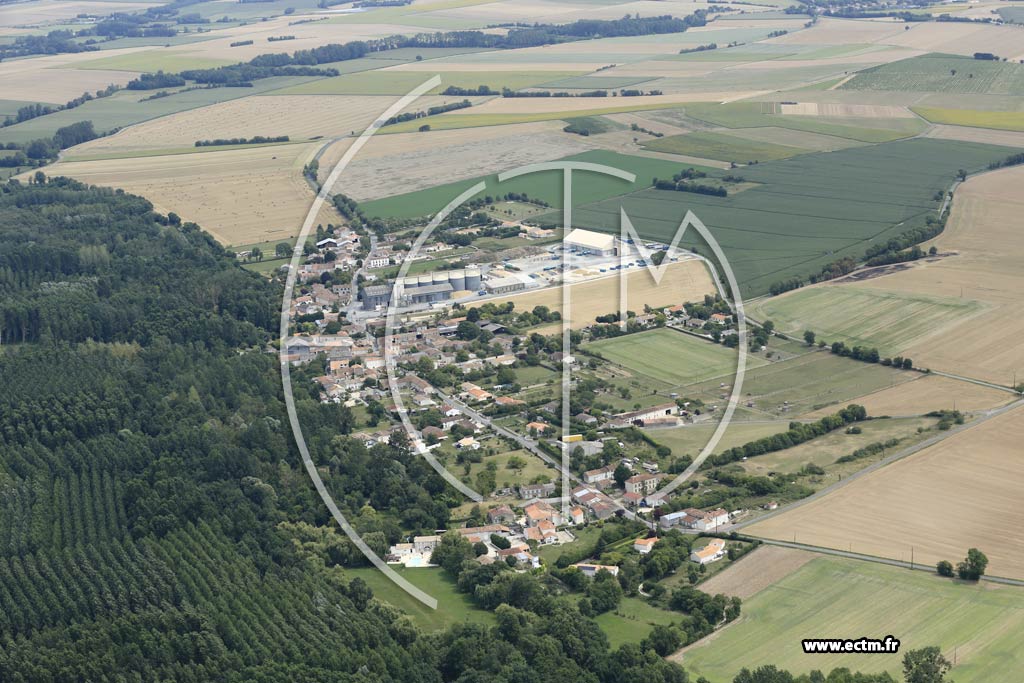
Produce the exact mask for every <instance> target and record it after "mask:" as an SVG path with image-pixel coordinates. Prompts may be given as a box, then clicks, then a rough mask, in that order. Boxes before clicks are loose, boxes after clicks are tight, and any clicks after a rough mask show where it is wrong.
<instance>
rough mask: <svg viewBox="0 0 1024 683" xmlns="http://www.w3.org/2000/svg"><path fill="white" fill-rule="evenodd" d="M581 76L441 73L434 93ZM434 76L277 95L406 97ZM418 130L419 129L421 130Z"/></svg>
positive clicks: (349, 81) (301, 88)
mask: <svg viewBox="0 0 1024 683" xmlns="http://www.w3.org/2000/svg"><path fill="white" fill-rule="evenodd" d="M577 73H578V72H574V71H565V72H551V71H534V72H530V71H523V72H516V71H497V72H490V73H487V72H479V71H448V72H440V73H438V75H439V76H440V77H441V85H439V86H437V87H436V88H434V89H433V90H432V91H431V92H432V93H440V92H442V91H443V90H445V89H446V88H448V87H451V86H455V87H458V88H477V87H479V86H481V85H486V86H488V87H490V88H491V89H492V90H495V91H498V92H500V91H501V89H502V88H510V89H512V90H520V89H522V88H529V87H532V86H535V85H538V84H540V83H544V82H545V81H550V80H553V79H558V78H567V77H570V76H574V75H576V74H577ZM433 76H434V74H433V72H431V73H425V72H421V71H392V70H389V71H374V72H372V73H370V72H359V73H350V74H342V75H341V76H335V77H333V78H322V79H320V80H317V81H312V82H310V83H305V84H302V85H297V86H295V87H292V88H286V89H284V90H279V91H278V92H276V93H275V94H276V95H404V94H406V93H407V92H409V91H410V90H412V89H413V88H415V87H416V86H418V85H420V84H421V83H423V82H425V81H427V80H429V79H430V78H432V77H433ZM418 127H419V126H417V128H418Z"/></svg>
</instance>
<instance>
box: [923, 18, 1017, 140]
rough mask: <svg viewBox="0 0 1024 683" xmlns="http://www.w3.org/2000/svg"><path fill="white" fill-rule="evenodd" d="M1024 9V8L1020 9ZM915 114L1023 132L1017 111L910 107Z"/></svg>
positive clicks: (940, 120)
mask: <svg viewBox="0 0 1024 683" xmlns="http://www.w3.org/2000/svg"><path fill="white" fill-rule="evenodd" d="M1022 9H1024V8H1022ZM911 109H912V110H913V111H914V113H915V114H917V115H918V116H923V117H924V118H926V119H928V120H929V121H931V122H932V123H946V124H949V125H951V126H970V127H972V128H994V129H996V130H1017V131H1024V113H1022V112H1019V111H979V110H975V109H941V108H938V107H911Z"/></svg>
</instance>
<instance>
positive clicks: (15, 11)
mask: <svg viewBox="0 0 1024 683" xmlns="http://www.w3.org/2000/svg"><path fill="white" fill-rule="evenodd" d="M159 4H160V3H159V2H121V1H120V0H118V1H117V2H102V1H97V0H89V1H88V2H83V1H81V0H78V1H73V2H64V1H63V0H36V1H35V2H19V3H13V2H12V3H5V4H4V9H3V11H2V12H0V27H7V26H26V25H30V24H43V23H47V24H52V23H60V22H63V21H66V20H69V19H74V18H75V17H77V16H78V15H79V14H92V15H103V14H111V13H113V12H134V11H136V10H143V9H147V8H149V7H155V6H157V5H159Z"/></svg>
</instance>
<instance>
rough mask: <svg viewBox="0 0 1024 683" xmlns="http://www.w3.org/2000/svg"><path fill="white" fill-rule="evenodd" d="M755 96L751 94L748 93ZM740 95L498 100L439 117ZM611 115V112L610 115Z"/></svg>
mask: <svg viewBox="0 0 1024 683" xmlns="http://www.w3.org/2000/svg"><path fill="white" fill-rule="evenodd" d="M747 94H749V95H753V94H755V93H754V92H753V91H751V92H749V93H747ZM739 95H740V93H737V92H727V91H717V92H693V93H678V94H675V95H642V96H639V97H614V98H613V97H572V98H567V97H543V98H533V97H499V98H497V99H493V100H488V101H487V102H484V103H483V104H481V105H479V106H476V107H469V108H467V109H459V110H457V111H451V112H448V113H447V114H442V115H441V116H442V117H454V116H466V115H476V114H502V115H516V114H526V115H529V114H547V113H563V112H564V113H565V114H566V115H572V113H573V112H576V111H588V110H592V109H613V110H614V109H616V108H618V107H623V108H625V107H632V108H635V109H660V108H666V107H671V106H672V105H674V104H680V103H684V102H721V101H723V100H726V99H730V98H735V97H738V96H739ZM612 113H614V112H612Z"/></svg>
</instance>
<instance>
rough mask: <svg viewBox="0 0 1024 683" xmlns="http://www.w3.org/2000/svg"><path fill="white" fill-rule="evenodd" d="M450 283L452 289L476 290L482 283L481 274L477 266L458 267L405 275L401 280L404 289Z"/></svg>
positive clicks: (459, 290) (458, 290) (457, 290)
mask: <svg viewBox="0 0 1024 683" xmlns="http://www.w3.org/2000/svg"><path fill="white" fill-rule="evenodd" d="M443 284H450V285H451V286H452V290H453V291H456V292H461V291H464V290H469V291H476V290H478V289H480V287H481V286H482V285H483V274H482V273H481V271H480V268H479V266H471V267H469V268H465V269H463V268H459V269H458V270H439V271H437V272H434V273H426V274H424V275H417V276H412V277H407V278H404V279H403V280H402V287H403V288H404V289H406V290H409V289H416V288H417V287H427V286H429V285H443Z"/></svg>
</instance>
